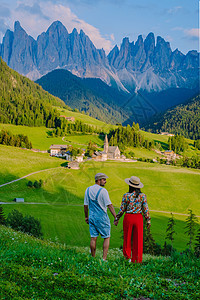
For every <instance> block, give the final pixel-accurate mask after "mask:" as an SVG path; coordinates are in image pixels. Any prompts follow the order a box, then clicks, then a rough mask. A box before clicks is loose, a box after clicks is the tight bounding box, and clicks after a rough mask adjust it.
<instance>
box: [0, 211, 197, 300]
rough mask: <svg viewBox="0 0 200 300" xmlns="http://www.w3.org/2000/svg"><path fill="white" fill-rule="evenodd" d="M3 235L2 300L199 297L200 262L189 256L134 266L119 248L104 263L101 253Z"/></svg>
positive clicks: (0, 231) (5, 231)
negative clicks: (94, 255)
mask: <svg viewBox="0 0 200 300" xmlns="http://www.w3.org/2000/svg"><path fill="white" fill-rule="evenodd" d="M77 217H78V216H77ZM71 230H73V228H71ZM0 236H1V239H0V249H1V256H0V277H1V280H0V298H1V299H58V300H60V299H93V300H96V299H99V300H100V299H102V300H105V299H107V300H110V299H155V300H160V299H169V300H175V299H177V300H186V299H187V300H190V299H199V296H200V293H199V289H198V286H199V267H200V266H199V263H200V261H199V259H197V258H195V257H188V255H187V254H178V253H175V254H174V255H173V256H172V257H169V256H168V257H166V256H165V257H164V256H159V257H158V256H157V257H155V256H151V255H149V254H144V255H143V262H142V263H140V264H132V263H129V262H128V261H125V259H124V257H123V254H122V250H119V248H118V249H110V250H109V252H108V260H107V261H106V262H104V261H103V260H102V249H97V253H96V257H95V258H93V257H92V256H91V254H90V253H89V248H88V247H80V246H79V247H72V246H68V245H62V244H60V243H58V242H56V243H52V242H51V241H47V240H44V241H42V240H39V239H36V238H33V237H31V236H28V235H26V234H23V233H20V232H15V231H13V230H11V229H10V228H7V227H4V226H0ZM81 238H82V237H81V236H80V239H81Z"/></svg>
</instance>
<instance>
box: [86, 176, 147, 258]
mask: <svg viewBox="0 0 200 300" xmlns="http://www.w3.org/2000/svg"><path fill="white" fill-rule="evenodd" d="M107 178H108V176H107V175H105V174H103V173H97V174H96V175H95V184H94V185H92V186H90V187H88V188H87V189H86V191H85V198H84V213H85V221H86V223H87V224H89V230H90V235H91V241H90V249H91V254H92V256H93V257H95V254H96V241H97V238H98V236H99V234H100V235H101V237H102V238H103V239H104V242H103V260H106V258H107V253H108V249H109V244H110V219H109V217H108V214H107V208H108V209H109V210H110V212H111V214H112V215H113V217H114V225H115V226H117V225H118V222H119V219H120V218H121V217H122V215H123V214H124V213H125V216H124V220H123V233H124V242H123V255H124V256H125V258H126V259H127V260H129V261H131V262H133V263H135V262H137V263H141V262H142V254H143V216H142V214H143V215H144V217H145V218H146V220H147V227H148V228H149V227H150V226H151V222H150V219H151V218H150V215H149V208H148V204H147V200H146V195H145V194H143V193H142V192H141V188H142V187H143V186H144V185H143V184H142V183H141V182H140V179H139V178H138V177H136V176H132V177H130V178H126V179H125V182H126V183H127V184H128V185H129V191H128V192H127V193H125V194H124V195H123V197H122V203H121V206H120V209H119V212H118V214H116V212H115V210H114V207H113V205H112V203H111V201H110V198H109V194H108V191H107V190H106V189H105V188H103V187H104V186H105V184H106V179H107ZM88 213H89V217H88Z"/></svg>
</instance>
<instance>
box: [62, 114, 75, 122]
mask: <svg viewBox="0 0 200 300" xmlns="http://www.w3.org/2000/svg"><path fill="white" fill-rule="evenodd" d="M60 118H65V120H67V121H72V122H74V121H75V118H74V117H66V116H63V115H62V116H60Z"/></svg>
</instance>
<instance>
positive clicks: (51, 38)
mask: <svg viewBox="0 0 200 300" xmlns="http://www.w3.org/2000/svg"><path fill="white" fill-rule="evenodd" d="M19 41H20V42H19ZM0 56H1V57H2V58H3V60H4V61H5V62H6V63H7V64H8V65H9V66H10V67H11V68H12V69H14V70H16V71H18V72H19V73H21V74H23V75H26V76H27V77H29V78H31V79H33V80H36V79H38V78H40V77H41V76H42V75H45V74H47V73H48V72H50V71H52V70H54V69H57V68H63V69H67V70H68V71H70V72H72V73H73V74H74V75H77V76H79V77H83V78H88V77H90V78H100V79H102V80H103V81H104V82H106V83H107V84H108V85H112V86H115V87H117V88H118V89H120V90H123V91H126V92H131V93H132V92H135V91H137V90H143V91H147V92H153V91H154V92H155V91H156V92H159V91H162V90H166V89H168V88H188V89H194V88H196V87H197V86H198V83H199V78H198V62H199V53H198V52H197V51H189V52H188V53H187V54H186V55H184V54H183V53H181V52H180V51H179V50H178V49H176V50H175V51H172V50H171V47H170V44H169V43H168V42H166V41H165V40H164V39H163V38H162V37H159V36H158V37H157V41H155V37H154V34H153V33H149V35H148V36H147V37H146V39H145V40H143V38H142V36H141V35H140V36H139V37H138V39H137V41H136V42H135V43H134V42H129V39H128V38H124V39H123V42H122V45H121V47H120V49H119V48H118V47H117V46H115V47H114V48H113V49H112V50H111V52H110V53H109V54H108V56H106V54H105V51H104V50H103V49H96V47H95V46H94V44H93V43H92V42H91V40H90V39H89V37H88V36H87V35H85V33H84V32H83V31H82V30H81V31H80V33H78V32H77V30H76V29H74V30H73V31H72V33H68V31H67V29H66V28H65V27H64V25H63V24H62V23H61V22H59V21H56V22H53V23H52V24H51V26H50V27H49V28H48V30H47V31H46V32H43V33H42V34H41V35H39V36H38V38H37V40H35V39H33V38H32V37H31V36H29V35H28V34H27V33H26V32H25V31H24V29H23V28H22V27H21V25H20V23H19V22H18V21H17V22H15V25H14V31H13V32H12V31H10V30H7V32H6V34H5V36H4V38H3V42H2V44H0Z"/></svg>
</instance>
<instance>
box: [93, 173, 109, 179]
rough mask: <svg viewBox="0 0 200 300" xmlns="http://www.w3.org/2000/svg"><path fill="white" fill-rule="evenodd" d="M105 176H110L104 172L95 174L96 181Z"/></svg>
mask: <svg viewBox="0 0 200 300" xmlns="http://www.w3.org/2000/svg"><path fill="white" fill-rule="evenodd" d="M103 178H104V179H106V178H108V176H107V175H106V174H104V173H97V174H96V175H95V181H96V180H99V179H103Z"/></svg>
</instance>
